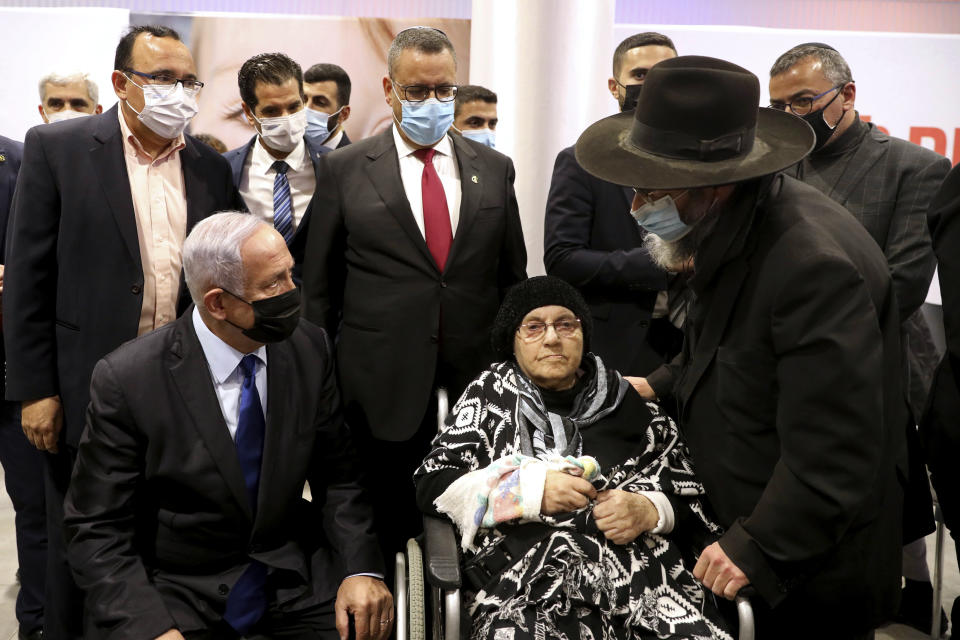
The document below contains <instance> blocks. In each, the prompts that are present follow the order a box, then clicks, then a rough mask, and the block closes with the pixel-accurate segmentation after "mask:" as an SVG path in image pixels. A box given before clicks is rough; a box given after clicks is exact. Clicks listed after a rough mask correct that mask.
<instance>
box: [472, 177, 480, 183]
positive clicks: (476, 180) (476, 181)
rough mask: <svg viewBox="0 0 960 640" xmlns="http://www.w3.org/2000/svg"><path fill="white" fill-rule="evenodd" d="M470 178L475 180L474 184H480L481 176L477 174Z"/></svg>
mask: <svg viewBox="0 0 960 640" xmlns="http://www.w3.org/2000/svg"><path fill="white" fill-rule="evenodd" d="M470 180H472V181H473V184H478V183H479V182H480V178H478V177H477V176H473V177H471V178H470Z"/></svg>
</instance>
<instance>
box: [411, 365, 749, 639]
mask: <svg viewBox="0 0 960 640" xmlns="http://www.w3.org/2000/svg"><path fill="white" fill-rule="evenodd" d="M584 357H585V358H595V356H592V355H591V354H587V355H585V356H584ZM594 362H595V363H596V365H597V370H596V374H595V375H597V376H602V377H604V378H605V379H606V380H607V383H608V384H607V386H606V392H604V394H603V397H604V398H605V399H606V400H607V402H601V403H600V404H599V405H598V406H597V407H595V410H592V411H591V413H592V415H595V416H599V415H600V414H601V413H602V412H603V411H604V410H607V409H609V410H613V409H615V408H616V407H617V406H618V405H619V404H620V402H621V401H622V399H623V393H621V392H620V391H619V389H620V381H622V379H621V378H620V376H619V374H616V372H613V375H608V374H609V372H607V371H606V369H605V368H604V367H603V364H602V362H600V361H599V359H596V360H594ZM611 379H612V380H613V381H614V383H613V384H614V385H615V386H614V387H611V385H610V380H611ZM587 388H588V390H589V389H590V388H591V386H590V385H589V383H588V387H587ZM599 388H600V387H599V386H593V387H592V389H593V390H594V391H595V392H598V390H599ZM611 389H615V392H614V393H613V394H612V398H611V393H610V392H611ZM531 391H533V392H535V391H536V389H535V387H533V385H532V384H531V383H530V382H529V381H528V380H526V379H523V378H522V374H520V373H519V369H518V367H517V365H516V364H515V363H512V362H504V363H499V364H495V365H492V366H491V367H490V369H488V370H487V371H485V372H484V373H483V374H481V376H480V377H479V378H478V379H476V380H475V381H474V382H472V383H471V384H470V386H468V387H467V389H466V391H464V393H463V395H462V396H461V397H460V399H459V401H458V402H457V403H456V405H455V406H454V408H453V411H452V413H451V415H450V416H449V417H448V419H447V422H446V424H445V426H444V429H443V431H442V432H441V433H440V434H438V436H437V437H436V438H435V439H434V442H433V449H432V451H431V452H430V454H429V455H428V456H427V458H426V459H425V460H424V462H423V464H422V465H421V466H420V468H419V469H417V471H416V473H415V479H416V480H418V481H419V480H420V479H421V478H424V477H425V476H428V475H430V474H432V473H436V472H442V471H444V470H459V471H463V472H468V471H476V470H478V469H482V468H485V467H486V466H487V465H489V464H490V463H491V462H493V461H494V460H497V459H499V458H501V457H503V456H507V455H513V454H516V453H525V451H524V448H525V446H529V444H527V445H525V444H524V443H525V441H526V442H527V443H530V442H532V437H531V434H529V433H526V434H525V433H524V432H527V431H528V429H529V428H530V427H529V423H528V422H527V421H528V420H532V418H531V417H530V416H529V415H528V413H530V412H529V411H528V412H524V408H523V406H524V403H525V402H527V401H531V399H530V396H531V394H530V392H531ZM630 392H631V393H632V391H630ZM587 395H589V391H588V392H587ZM596 397H599V393H595V394H594V398H596ZM536 398H537V399H539V394H537V395H536ZM541 402H542V401H541ZM611 405H612V406H611ZM541 406H542V404H541ZM577 406H579V407H583V406H593V403H592V402H590V401H586V403H584V402H579V403H578V405H577ZM647 406H648V408H649V409H650V412H651V414H652V416H653V418H652V419H649V416H644V417H642V418H641V417H638V424H637V429H638V430H644V431H645V438H644V439H643V441H642V442H643V444H642V446H636V447H633V450H625V451H624V459H623V460H622V461H620V462H619V463H618V464H615V465H614V466H612V467H608V468H605V469H603V470H602V472H603V473H602V476H601V478H599V479H598V480H597V481H596V482H595V486H596V488H597V489H598V490H603V489H622V490H625V491H632V492H638V491H663V492H664V493H667V494H672V495H674V496H683V497H684V500H683V501H685V502H687V503H688V504H689V508H690V509H691V511H692V512H693V513H694V514H696V517H695V518H693V519H692V520H693V521H694V522H696V523H698V524H697V525H695V526H702V527H704V528H706V529H707V530H709V531H712V532H714V533H719V532H720V529H719V527H718V526H717V525H716V524H715V523H713V522H712V521H711V520H710V519H709V517H708V516H707V515H706V514H705V513H704V511H703V509H702V507H701V504H700V502H699V499H698V496H700V495H702V494H703V487H702V486H701V485H700V483H699V482H698V481H697V479H696V477H695V475H694V472H693V467H692V464H691V462H690V458H689V454H688V453H687V449H686V446H685V445H684V444H683V442H682V441H681V440H680V436H679V432H678V431H677V428H676V425H674V424H673V422H672V421H671V420H670V419H669V418H668V417H667V416H666V415H664V414H663V413H662V412H661V411H660V410H659V408H658V407H657V406H656V405H654V404H649V403H648V405H647ZM609 410H608V411H606V413H609ZM606 413H603V415H606ZM571 415H572V416H574V417H573V418H572V419H573V420H577V419H578V416H579V417H582V412H580V411H578V410H577V409H576V408H575V410H574V412H573V413H572V414H571ZM601 418H602V416H601ZM585 426H586V425H584V424H582V423H581V424H579V427H580V428H584V427H585ZM541 427H542V428H544V429H545V428H546V425H541ZM587 441H588V442H589V438H588V439H587ZM582 453H583V454H584V455H590V451H589V448H587V449H586V450H584V451H582ZM592 509H593V506H592V505H590V506H588V507H587V508H585V509H583V510H581V511H578V512H574V513H570V514H564V515H562V516H558V517H551V516H543V521H544V522H545V523H547V524H549V525H551V526H552V527H554V528H555V531H554V532H553V533H551V534H550V535H549V536H548V537H546V538H545V539H544V540H542V541H540V542H539V543H537V544H536V545H535V546H534V547H532V548H531V549H530V550H529V551H528V552H527V554H526V555H525V556H524V557H523V558H522V559H521V560H519V561H518V562H516V563H515V564H514V565H513V566H512V567H510V568H509V569H508V570H507V571H506V572H504V573H503V574H502V575H501V576H500V577H499V578H498V579H497V580H495V581H494V582H493V583H492V584H489V585H487V586H486V587H485V588H484V589H483V590H481V591H480V592H478V593H476V594H473V595H472V603H471V604H470V613H471V616H472V620H473V631H472V637H473V638H477V639H479V638H488V637H494V636H496V637H501V636H502V637H508V636H509V637H513V636H512V632H509V630H508V627H509V628H516V629H520V630H522V631H524V632H525V633H526V634H527V635H529V636H530V637H534V638H537V639H538V640H539V639H540V638H556V639H559V640H573V639H574V638H578V637H585V638H586V637H594V638H596V639H597V640H600V638H603V639H605V640H607V639H611V640H612V639H617V640H635V639H639V638H702V639H706V638H714V639H719V638H723V639H727V638H731V636H730V635H729V634H728V632H727V631H726V630H725V623H724V622H723V620H722V617H721V616H720V614H719V612H718V611H717V609H716V603H715V602H714V600H713V596H712V594H708V593H707V592H706V591H705V590H704V588H703V587H702V585H701V584H700V583H699V582H698V581H697V580H696V579H695V578H694V577H693V575H692V573H690V571H689V570H687V569H686V568H685V567H684V565H683V560H682V557H681V553H680V550H679V549H678V548H676V545H675V544H673V543H672V542H671V539H670V538H669V537H667V536H660V535H654V534H649V533H645V534H642V535H641V536H640V537H638V538H637V539H636V540H634V541H633V542H631V543H629V544H626V545H618V544H614V543H612V542H610V541H608V540H607V539H606V538H605V537H604V536H603V535H602V534H601V533H600V532H599V530H598V529H597V528H596V525H595V523H594V522H593V517H592ZM510 531H511V525H501V526H499V527H497V528H496V529H481V530H480V531H479V532H478V534H477V536H476V538H475V545H476V547H475V548H476V551H475V552H468V554H467V557H468V559H469V558H472V557H475V556H481V557H482V556H483V554H486V553H489V552H490V550H491V549H493V548H495V547H496V546H497V545H498V544H499V543H500V542H501V541H502V540H503V539H504V536H507V535H509V534H510ZM571 625H572V626H571ZM501 630H502V631H503V633H501Z"/></svg>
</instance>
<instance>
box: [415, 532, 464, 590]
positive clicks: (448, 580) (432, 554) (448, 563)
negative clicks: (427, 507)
mask: <svg viewBox="0 0 960 640" xmlns="http://www.w3.org/2000/svg"><path fill="white" fill-rule="evenodd" d="M423 542H424V544H423V560H424V564H425V565H426V574H427V575H426V578H427V581H428V582H429V583H430V584H431V585H433V586H434V587H438V588H440V589H459V588H460V585H461V577H460V549H459V548H458V547H457V531H456V529H455V528H454V526H453V523H452V522H450V521H449V520H447V519H445V518H443V519H441V518H436V517H434V516H427V515H425V516H423Z"/></svg>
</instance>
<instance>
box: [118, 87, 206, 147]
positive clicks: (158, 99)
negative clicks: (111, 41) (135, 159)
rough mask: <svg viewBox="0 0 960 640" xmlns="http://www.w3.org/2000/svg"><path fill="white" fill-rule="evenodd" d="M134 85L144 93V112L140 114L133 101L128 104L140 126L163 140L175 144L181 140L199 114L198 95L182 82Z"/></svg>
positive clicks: (127, 102)
mask: <svg viewBox="0 0 960 640" xmlns="http://www.w3.org/2000/svg"><path fill="white" fill-rule="evenodd" d="M128 79H129V78H128ZM130 82H131V83H133V84H134V85H136V86H138V87H140V88H141V89H142V90H143V110H142V111H137V110H136V109H134V108H133V107H131V106H130V102H129V101H127V100H124V102H125V103H126V105H127V106H128V107H130V110H131V111H133V112H134V113H136V114H137V119H138V120H140V122H142V123H143V124H144V125H145V126H146V127H147V128H148V129H150V131H153V132H154V133H155V134H157V135H158V136H160V137H161V138H165V139H167V140H173V139H174V138H176V137H178V136H179V135H180V134H182V133H183V130H184V129H186V128H187V125H188V124H190V121H191V120H193V117H194V116H195V115H197V111H199V108H198V107H197V93H196V91H186V90H185V89H184V88H183V85H182V84H181V83H179V82H177V83H175V84H172V85H171V84H145V85H143V86H141V85H139V84H137V83H136V82H133V80H130Z"/></svg>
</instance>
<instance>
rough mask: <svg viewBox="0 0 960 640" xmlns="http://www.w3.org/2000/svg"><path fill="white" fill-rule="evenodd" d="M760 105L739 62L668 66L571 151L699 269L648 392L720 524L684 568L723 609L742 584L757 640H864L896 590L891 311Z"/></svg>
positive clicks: (874, 275)
mask: <svg viewBox="0 0 960 640" xmlns="http://www.w3.org/2000/svg"><path fill="white" fill-rule="evenodd" d="M759 98H760V86H759V81H758V79H757V77H756V76H754V75H753V74H752V73H750V72H749V71H747V70H745V69H742V68H740V67H738V66H736V65H733V64H730V63H728V62H724V61H722V60H716V59H713V58H704V57H697V56H684V57H679V58H674V59H672V60H666V61H664V62H661V63H660V64H658V65H657V66H656V67H654V68H653V69H651V70H650V73H649V74H648V76H647V79H646V83H645V87H644V90H643V92H642V93H641V94H640V99H639V102H638V105H637V109H636V111H635V113H634V114H630V113H624V114H619V115H616V116H612V117H609V118H605V119H603V120H601V121H599V122H597V123H595V124H594V125H592V126H591V127H590V128H589V129H587V131H586V132H585V133H584V134H583V135H582V136H581V138H580V140H579V141H578V143H577V160H578V161H579V162H580V163H581V164H582V165H583V166H584V168H585V169H586V170H587V171H589V172H591V173H592V174H594V175H596V176H598V177H600V178H602V179H605V180H609V181H611V182H615V183H617V184H622V185H629V186H633V187H635V188H636V197H635V198H634V201H633V211H632V213H633V215H634V217H635V218H636V219H637V220H638V222H639V223H640V225H641V226H643V227H644V228H645V229H646V230H647V231H648V232H649V234H648V238H647V241H646V242H647V244H648V247H649V248H650V251H651V254H652V255H653V257H654V259H655V260H657V261H658V262H659V263H660V264H662V265H663V266H664V267H666V268H668V269H670V270H673V271H681V270H682V271H688V272H690V273H691V275H690V280H689V286H690V288H691V289H692V291H693V294H694V296H695V302H694V303H693V306H692V307H691V309H690V312H689V314H688V316H687V323H686V328H685V331H686V340H685V344H684V349H683V353H682V354H681V356H679V357H678V359H677V360H675V361H674V363H672V364H671V365H669V366H665V367H662V368H660V369H658V370H657V371H656V372H654V373H653V374H651V375H650V376H649V377H648V379H647V382H648V383H649V387H650V388H649V389H648V391H649V393H650V395H651V397H653V395H654V394H656V395H659V396H664V395H668V394H670V393H672V394H673V395H674V396H675V397H676V399H677V403H678V407H677V409H678V413H679V415H680V419H681V425H682V429H683V433H684V436H685V438H686V439H687V443H688V444H689V446H690V449H691V451H692V453H693V457H694V463H695V465H696V469H697V472H698V474H699V476H700V478H701V480H702V481H703V484H704V486H705V488H706V489H707V495H708V497H709V499H710V503H711V505H712V507H713V508H714V510H715V511H716V514H717V516H718V518H719V520H720V522H721V523H722V524H723V525H724V526H725V527H726V533H724V535H723V536H721V537H720V540H719V542H718V543H714V544H711V545H710V546H708V547H706V548H705V549H704V550H703V552H702V553H701V555H700V558H699V561H698V563H697V565H696V567H695V570H694V573H695V575H696V576H697V577H698V578H700V579H701V580H702V581H703V582H704V584H706V585H707V586H708V587H710V588H711V589H712V590H713V591H714V592H715V593H717V594H720V595H723V596H725V597H727V598H732V597H733V596H734V595H735V594H736V593H737V592H738V590H739V589H741V588H742V587H744V586H746V585H751V586H752V587H753V588H754V589H755V590H756V593H757V594H758V597H756V598H754V602H755V610H756V613H757V629H758V633H759V637H777V638H784V637H822V635H823V634H824V633H829V634H830V637H848V638H860V637H871V636H872V634H873V631H872V630H873V629H874V628H875V627H876V626H877V625H879V624H880V623H882V622H883V621H884V620H886V619H887V618H888V617H889V616H890V615H891V614H892V613H893V612H895V611H896V605H897V597H898V592H899V587H900V513H901V508H902V497H903V489H902V482H901V478H902V477H903V473H904V468H905V453H904V443H903V437H904V425H905V424H906V420H907V407H906V403H905V401H904V396H903V393H902V392H901V389H900V385H901V377H900V369H899V366H900V359H899V327H898V325H899V318H898V314H897V306H896V302H895V299H894V295H893V289H892V284H891V279H890V275H889V273H888V269H887V266H886V261H885V260H884V257H883V254H882V252H881V251H880V250H879V249H878V248H877V246H876V243H875V242H873V240H872V239H871V238H870V236H869V234H867V232H866V231H865V230H864V229H863V227H862V226H861V225H860V224H858V223H857V222H856V220H854V219H853V218H852V217H851V216H849V215H846V214H845V213H844V212H843V208H842V207H840V205H838V204H836V203H834V202H833V201H832V200H830V199H829V198H827V197H826V196H824V195H823V194H821V193H820V192H819V191H817V190H816V189H813V188H811V187H809V186H807V185H804V184H802V183H800V182H798V181H796V180H794V179H792V178H789V177H786V176H784V175H783V174H781V173H779V171H780V170H782V169H784V168H786V167H789V166H791V165H793V164H794V163H796V162H798V161H799V160H800V159H802V158H803V157H804V156H805V155H806V154H807V153H809V151H810V149H811V148H812V147H813V144H814V133H813V131H812V130H811V129H810V128H809V126H807V125H806V124H805V123H804V122H803V121H801V120H800V119H799V118H795V117H793V116H791V115H790V114H786V113H782V112H779V111H776V110H772V109H759V108H758V106H757V105H758V103H759ZM826 621H829V622H826ZM827 624H829V627H828V628H825V625H827Z"/></svg>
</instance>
